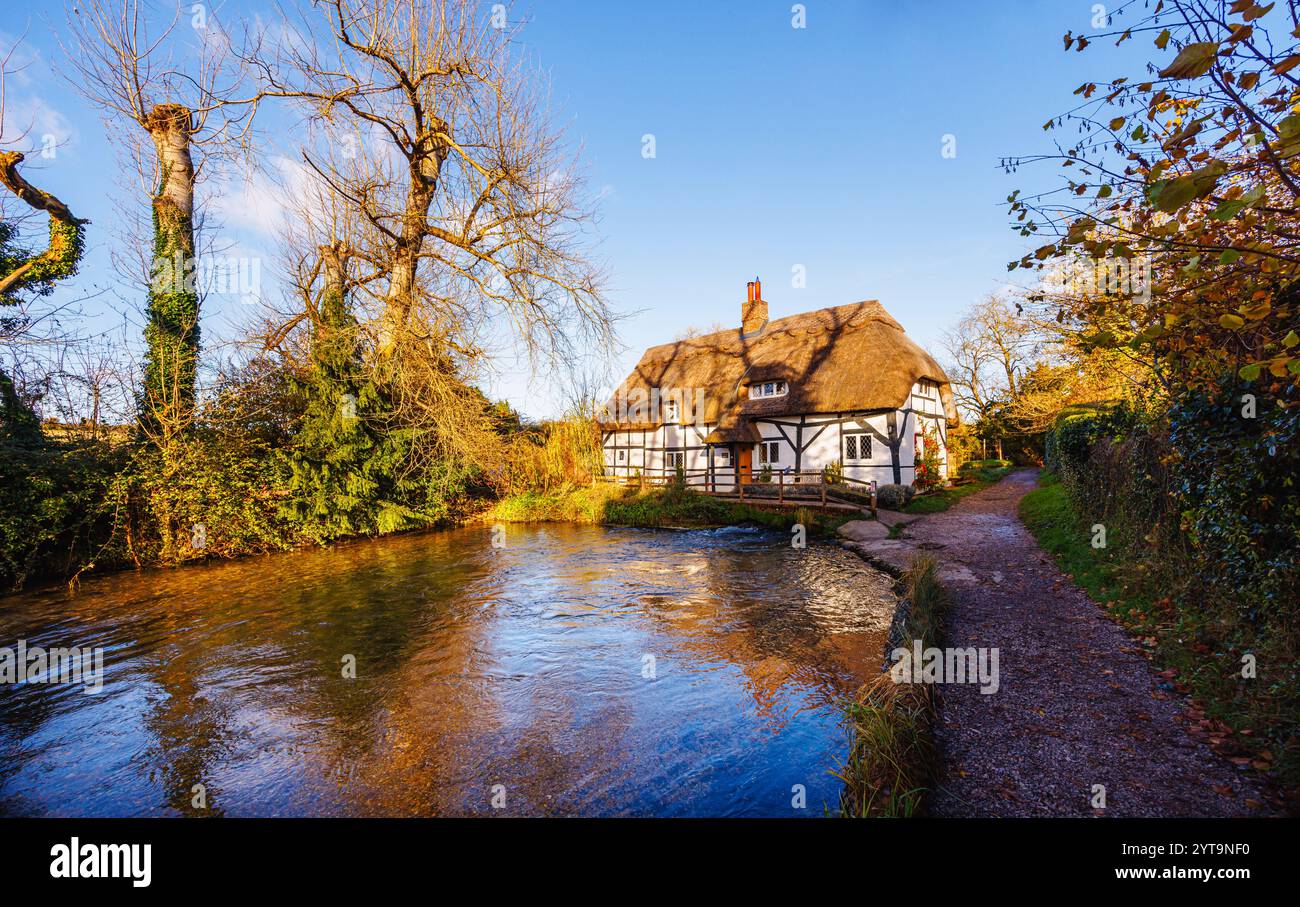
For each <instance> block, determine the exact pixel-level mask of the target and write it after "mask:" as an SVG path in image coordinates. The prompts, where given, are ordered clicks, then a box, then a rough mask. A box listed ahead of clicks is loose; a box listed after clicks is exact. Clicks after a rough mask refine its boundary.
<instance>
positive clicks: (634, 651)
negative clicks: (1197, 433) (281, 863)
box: [0, 524, 894, 817]
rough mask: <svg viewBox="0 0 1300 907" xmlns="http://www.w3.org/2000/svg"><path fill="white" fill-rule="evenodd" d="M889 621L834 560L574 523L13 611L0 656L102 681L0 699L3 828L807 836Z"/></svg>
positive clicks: (129, 577) (222, 569)
mask: <svg viewBox="0 0 1300 907" xmlns="http://www.w3.org/2000/svg"><path fill="white" fill-rule="evenodd" d="M893 602H894V598H893V595H892V593H891V590H890V581H889V580H888V578H887V577H885V576H883V575H881V574H879V573H876V572H875V571H873V570H871V569H870V568H869V567H868V566H867V565H865V564H864V563H863V562H862V561H861V560H859V559H858V558H857V557H855V556H854V555H852V554H850V553H849V552H846V551H843V550H842V549H840V548H838V547H836V546H834V545H829V544H818V543H812V544H810V545H809V546H808V547H807V548H806V549H794V548H792V547H791V545H790V541H789V536H786V535H782V534H779V533H772V532H767V531H763V530H758V529H744V528H729V529H718V530H685V531H651V530H636V529H612V528H605V527H594V526H576V525H564V524H556V525H542V526H510V527H507V529H506V535H505V539H504V546H503V547H493V545H492V535H491V532H490V531H489V530H488V529H487V528H465V529H456V530H451V531H447V532H435V533H421V534H412V535H404V536H399V537H392V538H387V539H382V540H377V541H367V542H360V543H354V544H346V545H340V546H337V547H335V548H332V549H321V550H312V551H305V552H299V553H292V554H280V555H271V556H267V557H261V558H253V559H247V560H240V561H232V562H222V563H215V564H212V565H207V566H192V567H187V568H183V569H177V570H167V571H148V572H141V573H121V574H116V575H110V576H101V577H96V578H93V579H91V580H88V581H84V582H83V584H82V587H81V589H80V591H79V592H78V593H77V594H76V595H73V596H69V595H68V594H67V593H66V592H65V591H64V590H63V589H61V588H51V589H43V590H37V591H31V592H25V593H22V594H18V595H12V596H8V597H6V598H3V599H0V647H9V648H11V649H13V648H14V647H16V645H17V642H18V641H19V640H23V641H24V642H25V644H26V645H27V646H28V647H37V646H39V647H47V648H48V647H54V646H79V647H83V648H95V647H101V648H102V649H103V659H104V662H103V663H104V674H103V687H102V689H101V690H100V691H98V692H90V691H88V690H87V688H86V686H87V685H86V684H84V683H82V684H76V683H42V682H36V681H32V680H29V681H28V682H24V683H16V684H4V685H0V813H3V814H6V815H39V816H46V815H50V816H156V815H195V814H213V815H232V816H335V815H361V816H374V815H392V816H439V815H509V816H517V815H522V816H549V815H581V816H784V817H800V816H810V817H811V816H822V815H824V814H825V813H826V812H827V811H830V812H832V813H833V812H834V811H835V809H836V806H837V802H838V797H839V789H840V787H841V783H840V781H839V780H838V779H837V778H835V777H834V776H833V775H832V774H831V772H832V771H833V770H835V769H837V768H838V767H839V765H840V763H841V761H842V760H843V758H844V757H845V755H846V754H847V752H848V747H849V729H848V727H847V725H846V723H845V721H844V715H843V709H842V702H843V699H844V697H845V696H847V695H849V694H850V693H851V692H852V691H853V690H854V689H856V688H857V686H859V685H860V684H861V683H862V682H864V681H865V680H866V679H868V677H869V676H870V675H871V674H873V673H875V672H876V671H878V670H879V668H880V664H881V656H882V647H883V645H884V640H885V635H886V633H887V630H888V624H889V621H890V618H891V616H892V610H893ZM351 665H354V666H355V668H354V670H353V671H351V672H350V671H349V667H350V666H351ZM348 673H354V674H355V676H346V675H347V674H348ZM40 679H41V678H37V680H40ZM801 804H802V808H800V805H801Z"/></svg>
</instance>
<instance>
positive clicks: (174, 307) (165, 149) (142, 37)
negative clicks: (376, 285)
mask: <svg viewBox="0 0 1300 907" xmlns="http://www.w3.org/2000/svg"><path fill="white" fill-rule="evenodd" d="M180 17H181V7H179V6H177V7H176V8H175V10H174V12H173V13H172V14H171V16H170V19H168V18H166V16H165V14H162V13H160V12H158V11H157V10H156V9H155V8H154V6H153V5H152V4H150V3H148V2H146V0H117V2H114V0H77V2H75V3H72V4H70V6H69V8H68V13H67V18H68V24H69V31H70V34H71V36H72V37H71V44H70V46H68V47H65V48H64V52H65V56H66V58H67V61H68V63H69V66H70V71H71V73H72V74H73V75H72V78H71V81H72V83H73V85H74V87H75V88H76V89H77V90H78V91H79V92H81V94H82V95H83V96H84V97H86V98H87V99H88V100H89V101H91V102H92V103H94V104H96V105H97V106H99V107H100V108H101V109H102V110H103V111H104V115H105V123H106V125H107V126H108V128H109V130H110V134H111V135H112V136H113V137H114V138H115V140H116V141H117V142H118V144H119V146H120V147H121V148H123V149H124V150H125V151H126V153H127V155H128V158H129V160H130V161H131V162H132V164H133V169H134V171H135V173H136V174H137V176H138V178H139V180H140V183H141V185H140V188H141V190H142V191H144V192H147V193H148V194H149V197H150V204H151V208H152V211H151V220H152V225H153V237H152V243H151V244H150V248H151V254H149V255H147V256H146V260H147V262H148V280H149V282H150V283H149V303H148V317H147V324H146V327H145V337H146V340H147V342H148V352H147V354H146V362H145V387H144V392H143V394H142V399H141V413H140V417H141V425H142V427H144V429H145V430H146V432H147V433H148V434H149V435H150V436H151V437H153V439H154V440H155V441H156V442H157V443H159V444H160V446H164V445H165V444H166V443H168V442H169V441H170V440H171V439H172V438H174V437H176V436H177V435H178V434H179V433H180V432H182V431H184V430H185V428H186V426H188V424H189V422H190V420H191V419H192V417H193V412H194V405H195V394H196V382H197V367H198V347H199V325H198V319H199V302H200V300H199V294H198V292H197V289H196V288H195V286H194V272H195V267H196V263H195V250H196V242H195V220H196V218H195V205H194V188H195V183H196V181H197V180H198V179H199V178H200V174H201V171H202V169H203V167H204V166H205V164H206V163H208V162H210V161H211V160H213V159H214V158H215V157H220V156H222V155H224V154H226V153H227V152H228V151H229V149H230V148H231V146H232V145H233V144H237V141H236V140H237V139H239V138H242V137H244V136H246V135H247V128H248V124H249V122H250V120H251V115H252V112H253V110H254V109H255V107H256V103H255V101H256V97H255V96H254V97H253V98H238V97H237V96H236V92H237V91H238V90H239V85H240V75H241V74H240V71H239V66H238V62H239V61H238V57H237V56H235V55H233V54H232V53H231V52H230V50H231V48H230V40H229V38H228V37H227V36H226V34H225V32H224V31H223V30H222V28H221V26H220V24H219V23H218V22H217V21H216V19H215V17H214V16H213V15H212V14H210V13H209V12H208V11H207V10H206V8H203V7H198V8H196V9H194V10H193V11H192V13H191V19H190V20H189V22H188V23H187V26H188V27H189V32H188V33H187V31H186V26H183V25H181V18H180ZM196 157H197V160H196Z"/></svg>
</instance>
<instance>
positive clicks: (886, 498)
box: [876, 485, 915, 510]
mask: <svg viewBox="0 0 1300 907" xmlns="http://www.w3.org/2000/svg"><path fill="white" fill-rule="evenodd" d="M914 494H915V492H914V491H913V489H912V486H911V485H881V486H880V487H879V488H878V489H876V506H877V507H883V508H885V509H886V510H902V509H903V508H904V507H906V506H907V505H908V504H909V503H910V502H911V500H912V496H913V495H914Z"/></svg>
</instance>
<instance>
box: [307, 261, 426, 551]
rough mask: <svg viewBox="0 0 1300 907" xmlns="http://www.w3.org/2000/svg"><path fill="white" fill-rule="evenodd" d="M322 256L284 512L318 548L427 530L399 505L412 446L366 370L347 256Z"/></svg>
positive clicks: (411, 485) (411, 489) (406, 489)
mask: <svg viewBox="0 0 1300 907" xmlns="http://www.w3.org/2000/svg"><path fill="white" fill-rule="evenodd" d="M320 251H321V262H322V265H323V271H324V288H323V290H322V293H321V298H320V303H319V306H318V311H317V318H316V319H315V322H314V324H313V326H312V336H311V346H310V367H309V370H308V373H307V374H306V375H305V376H304V377H303V378H300V379H298V381H297V382H296V383H297V385H298V390H299V392H300V393H301V394H302V395H303V397H304V399H305V402H306V406H305V410H304V415H303V420H302V424H301V427H300V428H299V430H298V433H297V436H296V439H295V443H294V447H293V452H292V454H291V462H290V465H291V468H292V476H291V478H290V483H289V488H290V491H291V493H292V500H291V501H290V503H289V504H288V506H287V509H288V511H289V514H290V516H291V517H292V518H293V519H295V520H296V521H297V522H298V523H299V524H300V529H301V531H302V532H303V533H304V534H305V535H307V536H309V537H311V538H314V539H315V540H316V541H318V542H322V543H323V542H327V541H329V540H331V539H334V538H339V537H341V536H347V535H357V534H376V533H383V532H393V531H396V530H399V529H405V528H409V527H412V526H417V525H421V524H424V523H427V522H428V520H426V519H425V518H424V516H423V515H422V514H421V513H420V512H419V511H418V510H417V509H415V508H413V507H411V506H408V505H407V504H406V503H404V499H407V498H410V497H411V496H412V495H413V494H414V493H415V492H416V491H417V487H418V485H419V483H418V481H415V480H414V479H412V478H410V477H408V476H407V473H406V465H407V447H408V446H409V440H410V439H409V438H407V437H406V434H405V430H404V429H402V428H401V427H400V426H397V425H396V424H395V422H394V420H393V418H392V406H391V401H390V400H389V399H388V396H387V394H386V393H385V392H384V390H383V388H382V387H381V386H380V385H379V384H378V383H377V382H376V381H375V380H374V379H373V378H371V377H369V376H367V375H366V372H365V369H364V367H363V363H362V358H361V345H360V336H359V329H358V325H357V322H356V319H355V318H354V317H353V316H352V313H351V311H350V309H349V306H348V300H347V258H346V255H345V253H344V251H343V249H342V246H341V244H339V243H335V244H333V245H330V246H324V247H322V248H321V250H320Z"/></svg>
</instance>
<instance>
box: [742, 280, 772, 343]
mask: <svg viewBox="0 0 1300 907" xmlns="http://www.w3.org/2000/svg"><path fill="white" fill-rule="evenodd" d="M765 327H767V302H765V301H764V299H763V282H762V281H761V280H759V279H758V278H757V277H755V278H754V279H753V280H751V281H750V282H749V283H747V284H745V304H744V305H743V306H741V309H740V332H741V333H742V334H744V335H746V336H748V335H749V334H757V333H759V332H760V331H762V330H763V328H765Z"/></svg>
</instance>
